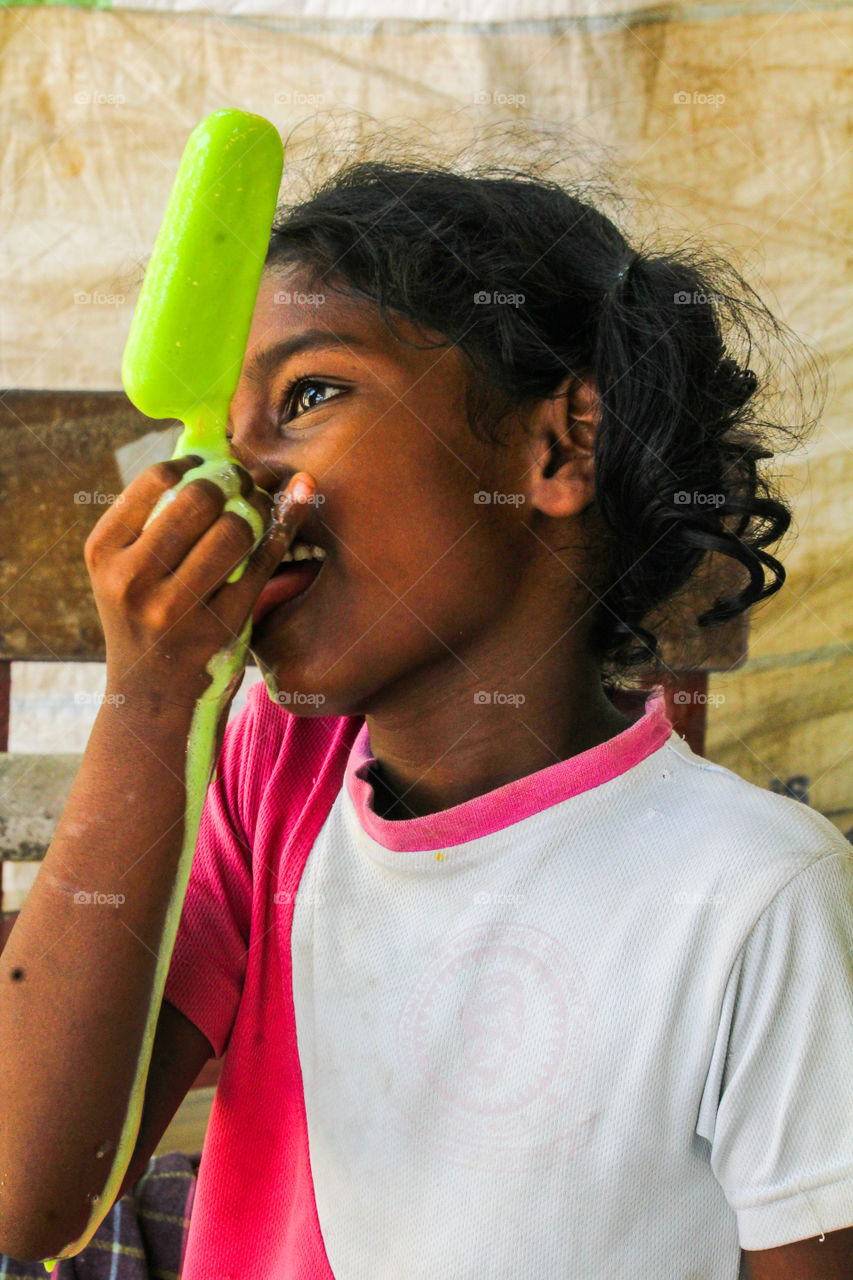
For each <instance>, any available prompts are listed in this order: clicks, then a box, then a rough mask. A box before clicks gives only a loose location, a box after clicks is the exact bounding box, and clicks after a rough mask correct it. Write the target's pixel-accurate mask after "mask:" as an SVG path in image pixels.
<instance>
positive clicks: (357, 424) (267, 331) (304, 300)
mask: <svg viewBox="0 0 853 1280" xmlns="http://www.w3.org/2000/svg"><path fill="white" fill-rule="evenodd" d="M312 288H313V289H314V290H316V289H318V288H322V286H317V285H316V284H315V285H312V282H311V278H310V276H309V275H308V274H307V273H306V272H305V270H304V268H300V267H298V266H296V267H288V268H284V269H283V268H281V267H279V268H276V269H275V270H274V271H265V273H264V276H263V279H262V283H261V288H260V292H259V295H258V301H257V305H256V308H255V313H254V317H253V320H252V327H251V331H250V334H249V342H248V347H247V351H246V358H245V360H244V363H243V369H242V372H241V376H240V382H239V385H238V387H237V391H236V394H235V396H234V398H233V400H232V402H231V414H230V429H231V432H232V433H233V434H232V439H231V445H232V449H233V451H234V453H235V455H236V456H237V457H238V459H239V460H240V462H241V463H242V464H243V465H244V466H245V467H246V468H247V470H249V471H250V472H251V474H252V476H253V478H254V480H255V482H256V483H257V484H259V485H260V486H262V487H263V488H265V489H267V490H268V491H270V492H274V491H275V490H276V489H277V488H279V487H281V488H283V487H284V486H285V485H286V484H287V482H288V480H289V479H290V477H291V476H292V475H293V474H294V473H295V472H297V471H307V472H308V473H310V475H311V476H313V477H314V480H315V482H316V491H315V492H316V494H319V495H321V496H322V498H323V501H322V502H321V503H314V504H312V505H310V506H309V508H308V511H307V512H306V513H305V515H304V516H303V520H302V524H301V526H300V528H299V531H298V535H297V536H298V537H300V538H302V539H304V540H305V541H307V542H313V543H317V544H318V545H319V546H321V547H323V548H324V549H325V551H326V560H325V563H324V565H323V568H322V569H321V570H320V573H319V576H318V577H317V579H316V581H315V582H314V583H313V584H312V586H311V588H310V591H309V592H306V593H304V595H303V596H302V597H301V598H300V599H298V600H297V601H296V602H295V603H294V604H292V605H289V606H287V608H288V613H287V616H286V617H285V618H284V619H283V620H282V618H281V615H280V613H279V612H278V611H277V610H276V609H273V610H272V611H271V612H270V613H268V614H267V615H266V616H265V617H264V618H262V619H261V621H260V622H259V623H258V624H257V625H256V627H255V630H254V633H253V641H252V651H253V653H254V654H255V656H256V659H257V660H258V661H259V662H261V663H262V664H263V666H264V667H266V668H268V669H269V670H270V671H271V672H273V673H274V675H275V679H276V683H277V686H278V689H279V690H280V691H282V692H284V691H289V692H291V694H299V693H310V694H313V695H317V694H321V695H323V698H324V701H323V702H322V703H320V702H319V701H318V702H317V703H316V704H311V703H304V702H303V703H300V704H297V702H296V699H295V698H294V701H293V703H292V704H291V705H292V706H293V709H294V710H296V709H297V706H298V709H299V710H300V712H301V713H303V714H311V713H312V711H311V706H312V705H316V708H317V709H316V713H315V714H318V715H356V714H368V713H376V712H378V711H380V710H381V709H382V708H383V707H390V706H391V705H392V700H393V702H394V704H395V705H397V704H398V701H399V699H400V697H401V695H402V697H403V699H404V700H405V691H406V689H407V687H412V686H410V685H409V683H408V682H409V681H411V680H414V683H417V684H418V685H419V686H420V690H421V693H420V696H421V698H422V697H423V689H424V683H425V682H426V685H427V687H430V686H431V687H433V688H434V689H435V696H436V698H438V697H440V696H441V697H446V696H447V695H448V691H449V690H453V691H458V692H460V694H461V693H462V691H463V690H464V691H466V694H467V697H469V698H473V691H474V690H477V689H481V688H491V687H493V686H492V685H490V684H489V683H488V682H489V681H490V680H491V679H494V678H496V676H497V674H503V675H505V676H506V677H507V678H510V677H511V674H512V671H511V670H505V671H499V670H497V668H500V666H501V663H503V664H504V665H506V663H508V662H509V663H515V665H517V658H518V656H519V655H518V654H516V655H515V656H513V652H512V651H513V648H514V641H517V639H518V637H517V636H516V637H513V635H512V634H507V619H508V618H509V617H511V616H512V610H511V607H510V606H511V603H512V601H513V599H514V598H515V599H516V601H517V598H518V592H519V589H520V581H521V578H522V576H523V575H524V572H525V566H526V563H527V561H528V560H529V559H530V557H531V556H532V555H534V554H535V548H536V544H537V539H536V538H533V537H531V536H530V535H529V533H528V534H526V533H525V527H524V526H525V522H526V523H529V522H530V521H531V519H532V517H533V516H534V515H535V514H538V513H534V512H532V511H531V510H530V508H529V506H527V507H526V503H525V502H524V501H521V502H514V501H512V500H510V501H507V500H506V497H507V495H513V494H518V493H522V494H523V492H524V490H523V488H522V484H521V481H523V477H524V474H525V471H526V470H527V469H528V468H529V465H530V459H529V457H527V458H526V460H525V461H524V462H523V463H522V457H523V456H524V455H523V453H522V450H521V447H520V446H515V445H513V446H511V447H509V448H506V449H499V448H497V447H495V446H492V445H491V444H488V443H483V442H481V441H478V440H477V439H475V437H474V436H473V434H472V432H471V430H470V428H469V426H468V421H467V417H466V412H465V405H464V391H465V379H464V373H463V368H464V366H463V357H462V355H461V353H460V352H459V350H458V349H457V348H455V347H453V346H450V345H444V346H442V347H440V348H433V349H431V350H418V349H416V348H415V347H412V346H406V345H405V344H403V343H400V342H398V341H397V340H396V339H395V338H394V337H393V335H392V334H391V333H390V332H389V331H388V329H387V328H386V327H385V326H384V325H383V323H382V321H381V319H380V317H379V313H378V309H377V308H375V307H373V306H372V305H370V304H366V303H364V302H363V301H360V300H358V299H351V298H348V297H346V296H344V295H343V294H341V293H334V292H331V291H329V290H327V291H326V293H325V294H318V293H316V292H314V293H312ZM318 298H323V299H324V300H323V301H318V300H317V299H318ZM287 299H290V300H289V301H288V300H287ZM400 328H401V332H403V333H404V334H405V336H406V337H408V338H413V339H414V340H415V341H418V340H420V341H421V342H422V343H423V342H425V341H435V340H436V339H437V338H438V336H439V335H437V334H432V333H429V334H426V336H424V334H423V333H420V334H419V333H418V331H417V330H416V328H415V327H413V326H412V325H410V324H409V323H408V322H400ZM297 338H298V339H300V341H301V342H304V345H302V347H301V350H299V351H298V353H296V354H292V355H289V356H285V357H284V358H282V354H281V351H279V352H278V354H276V348H277V347H280V344H284V343H289V342H294V341H295V340H296V339H297ZM309 341H310V343H311V345H308V343H309ZM296 378H299V379H305V381H304V382H302V383H301V384H300V385H297V386H296V387H295V389H294V391H293V392H292V393H291V395H290V397H289V405H288V404H285V403H283V401H285V400H287V399H288V397H287V396H286V395H285V389H286V387H287V386H288V384H289V383H291V382H292V381H293V379H296ZM484 492H485V493H488V494H489V495H490V497H491V501H490V502H484V501H483V500H482V497H481V496H478V495H482V493H484ZM495 494H498V495H500V498H501V500H500V501H496V500H495V497H494V495H495ZM277 614H278V620H277ZM499 629H500V632H501V636H500V642H499V643H497V633H498V630H499ZM493 640H494V641H495V643H496V644H497V647H496V648H495V645H494V644H493ZM499 653H500V654H503V657H502V658H500V659H497V658H496V655H497V654H499ZM487 655H488V656H487ZM538 656H539V654H538V653H537V652H534V653H532V655H531V656H530V661H533V660H534V659H535V658H537V657H538ZM496 662H497V668H496ZM486 664H488V667H487V666H486ZM528 665H529V662H523V665H522V668H521V669H524V667H526V666H528ZM513 670H514V667H513ZM433 677H434V678H435V683H434V685H433V684H432V680H433ZM469 690H470V691H471V692H468V691H469Z"/></svg>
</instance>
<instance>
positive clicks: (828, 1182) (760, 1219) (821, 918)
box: [696, 852, 853, 1249]
mask: <svg viewBox="0 0 853 1280" xmlns="http://www.w3.org/2000/svg"><path fill="white" fill-rule="evenodd" d="M722 1008H723V1013H722V1017H721V1021H720V1027H719V1032H718V1037H717V1042H716V1045H715V1049H714V1053H713V1058H712V1064H711V1069H710V1071H709V1075H708V1079H707V1081H706V1085H705V1093H704V1095H703V1098H702V1105H701V1108H700V1112H699V1123H698V1125H697V1130H696V1131H697V1133H699V1134H700V1135H701V1136H703V1137H705V1138H707V1139H708V1141H709V1142H710V1143H711V1168H712V1170H713V1172H714V1176H715V1177H716V1179H717V1181H718V1182H719V1183H720V1185H721V1186H722V1188H723V1191H724V1193H725V1196H726V1199H727V1200H728V1202H729V1204H730V1205H731V1207H732V1209H733V1210H734V1211H735V1214H736V1215H737V1225H738V1238H739V1241H740V1246H741V1248H742V1249H772V1248H775V1247H777V1246H779V1245H783V1244H790V1243H791V1242H792V1241H794V1240H804V1239H808V1238H809V1237H811V1236H816V1235H820V1234H821V1232H828V1231H837V1230H840V1229H841V1228H843V1227H849V1226H853V873H851V860H850V855H849V854H845V853H843V852H839V853H831V854H828V855H826V856H823V857H821V858H819V859H817V860H816V861H815V862H813V863H811V864H810V865H809V866H807V867H805V868H804V869H803V870H801V871H799V872H798V873H797V874H796V875H794V876H793V877H792V879H791V880H789V881H788V883H787V884H786V885H785V887H784V888H783V889H782V890H780V891H779V893H777V894H776V896H775V897H774V898H773V900H772V902H771V903H770V905H769V906H768V907H767V908H766V909H765V910H764V911H763V912H762V914H761V916H760V917H759V919H758V921H757V923H756V924H755V926H754V928H753V929H752V931H751V933H750V934H749V936H748V938H747V940H746V942H745V943H744V945H743V947H742V948H741V950H740V953H739V955H738V957H737V960H736V962H735V964H734V965H733V967H732V972H731V974H730V977H729V981H728V983H727V987H726V991H725V996H724V1000H723V1006H722Z"/></svg>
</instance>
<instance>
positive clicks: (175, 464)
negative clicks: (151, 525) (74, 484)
mask: <svg viewBox="0 0 853 1280" xmlns="http://www.w3.org/2000/svg"><path fill="white" fill-rule="evenodd" d="M200 462H201V458H199V457H197V456H190V457H186V458H172V459H171V460H170V461H169V462H158V463H156V464H155V465H154V466H153V467H147V468H146V470H145V471H143V472H142V473H141V475H138V476H137V477H136V479H135V480H131V482H130V484H129V485H128V486H127V488H126V489H125V490H124V491H123V492H122V493H121V494H120V495H119V497H118V498H117V500H116V501H115V502H114V503H112V504H111V506H109V507H108V508H107V510H106V511H105V512H104V514H103V515H102V516H101V518H100V520H99V521H98V523H97V524H96V525H95V527H94V529H93V530H92V532H91V533H90V534H89V537H88V538H87V540H86V541H87V546H89V545H90V544H91V545H96V546H97V549H98V551H99V552H101V551H120V550H121V549H122V548H123V547H128V546H130V544H131V543H132V542H135V541H136V539H137V538H138V537H139V535H140V534H141V533H142V529H143V526H144V524H145V521H146V520H147V519H148V517H149V515H150V514H151V512H152V510H153V509H154V505H155V503H156V502H157V500H158V498H159V497H160V496H161V494H163V493H165V492H166V490H167V489H170V488H172V487H173V486H174V485H176V484H177V483H178V481H179V480H180V479H181V477H182V476H183V475H184V474H185V473H186V472H187V471H189V470H190V469H191V468H192V467H197V466H198V465H199V463H200Z"/></svg>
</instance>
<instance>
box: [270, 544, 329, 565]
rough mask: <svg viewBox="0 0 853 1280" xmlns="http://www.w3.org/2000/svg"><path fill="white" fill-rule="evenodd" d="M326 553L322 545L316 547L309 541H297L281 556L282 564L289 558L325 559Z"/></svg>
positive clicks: (289, 559)
mask: <svg viewBox="0 0 853 1280" xmlns="http://www.w3.org/2000/svg"><path fill="white" fill-rule="evenodd" d="M325 559H326V553H325V551H324V550H323V548H322V547H316V546H314V545H313V544H312V543H310V542H299V543H297V544H296V546H295V547H291V548H290V550H289V551H286V552H285V553H284V555H283V556H282V557H281V562H282V564H286V563H287V562H289V561H291V560H325Z"/></svg>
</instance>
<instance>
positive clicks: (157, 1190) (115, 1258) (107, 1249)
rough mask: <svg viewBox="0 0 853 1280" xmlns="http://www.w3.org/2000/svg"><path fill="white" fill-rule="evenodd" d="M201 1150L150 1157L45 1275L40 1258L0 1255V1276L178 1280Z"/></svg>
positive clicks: (46, 1279) (18, 1278) (41, 1279)
mask: <svg viewBox="0 0 853 1280" xmlns="http://www.w3.org/2000/svg"><path fill="white" fill-rule="evenodd" d="M200 1160H201V1154H200V1153H199V1154H198V1155H194V1156H185V1155H182V1154H181V1153H180V1152H177V1151H174V1152H170V1153H169V1154H168V1155H161V1156H152V1157H151V1159H150V1160H149V1161H148V1165H147V1167H146V1169H145V1172H144V1173H143V1174H142V1175H141V1176H140V1177H139V1178H138V1179H137V1181H136V1182H135V1183H134V1184H133V1186H132V1187H131V1189H130V1191H128V1192H127V1194H126V1195H123V1196H122V1198H121V1199H120V1200H117V1201H116V1203H115V1204H114V1205H113V1207H112V1208H111V1209H110V1211H109V1213H108V1214H107V1216H106V1217H105V1218H104V1220H103V1222H102V1223H101V1225H100V1226H99V1227H98V1229H97V1231H96V1232H95V1234H94V1235H93V1236H92V1239H91V1240H90V1241H89V1243H88V1244H87V1245H86V1248H85V1249H82V1250H81V1251H80V1253H78V1254H76V1255H75V1256H74V1257H73V1258H60V1259H59V1261H58V1262H57V1264H56V1266H55V1267H54V1268H53V1270H52V1271H51V1272H50V1275H49V1276H48V1273H47V1271H46V1270H45V1267H44V1264H43V1263H41V1262H17V1261H16V1260H15V1259H14V1258H8V1257H6V1255H5V1254H0V1280H7V1278H8V1280H13V1278H14V1280H149V1277H151V1280H179V1277H180V1272H181V1265H182V1263H183V1260H184V1250H185V1248H186V1243H187V1232H188V1231H189V1225H190V1213H191V1211H192V1205H193V1199H194V1197H195V1188H196V1175H197V1173H198V1166H199V1161H200Z"/></svg>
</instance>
